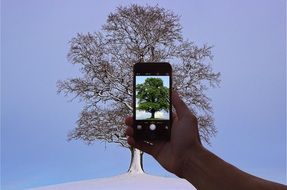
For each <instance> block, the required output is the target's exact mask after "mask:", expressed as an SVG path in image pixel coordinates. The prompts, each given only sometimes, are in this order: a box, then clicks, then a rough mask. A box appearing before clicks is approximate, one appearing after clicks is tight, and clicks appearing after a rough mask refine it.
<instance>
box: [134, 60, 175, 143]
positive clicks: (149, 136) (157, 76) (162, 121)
mask: <svg viewBox="0 0 287 190" xmlns="http://www.w3.org/2000/svg"><path fill="white" fill-rule="evenodd" d="M171 90H172V67H171V65H170V64H169V63H167V62H144V63H143V62H141V63H136V64H135V65H134V67H133V128H134V138H135V140H136V141H153V140H167V141H168V140H170V134H171V126H172V102H171V100H172V99H171Z"/></svg>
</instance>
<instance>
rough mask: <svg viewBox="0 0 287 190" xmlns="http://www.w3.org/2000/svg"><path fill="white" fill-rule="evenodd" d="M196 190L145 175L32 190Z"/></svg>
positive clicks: (177, 181) (183, 183) (181, 181)
mask: <svg viewBox="0 0 287 190" xmlns="http://www.w3.org/2000/svg"><path fill="white" fill-rule="evenodd" d="M161 189H162V190H196V189H195V188H194V187H193V186H192V185H191V184H190V183H188V182H187V181H186V180H184V179H179V178H169V177H159V176H152V175H148V174H145V173H139V174H132V173H125V174H122V175H118V176H114V177H109V178H98V179H92V180H84V181H76V182H70V183H63V184H57V185H50V186H45V187H39V188H35V189H33V190H161Z"/></svg>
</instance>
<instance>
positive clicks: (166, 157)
mask: <svg viewBox="0 0 287 190" xmlns="http://www.w3.org/2000/svg"><path fill="white" fill-rule="evenodd" d="M193 119H194V116H193V115H192V114H191V113H188V114H186V116H184V117H182V118H180V119H179V118H178V117H177V116H175V117H174V118H173V124H172V129H171V130H172V132H171V140H170V141H160V142H157V143H156V144H155V147H154V149H155V154H154V157H155V158H156V159H157V160H158V161H159V163H160V164H161V165H162V166H163V167H164V168H165V169H167V170H169V171H173V172H174V168H178V167H177V164H178V163H181V161H180V160H181V159H182V158H184V156H183V155H184V154H185V152H186V150H187V149H188V148H189V147H192V144H194V143H195V142H196V138H197V128H196V126H193V125H191V124H195V120H193Z"/></svg>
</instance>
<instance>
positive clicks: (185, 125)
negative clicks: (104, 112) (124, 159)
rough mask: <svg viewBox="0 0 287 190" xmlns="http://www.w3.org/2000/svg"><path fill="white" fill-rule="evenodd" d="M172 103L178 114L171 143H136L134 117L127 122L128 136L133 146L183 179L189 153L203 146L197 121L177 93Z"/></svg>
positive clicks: (174, 120)
mask: <svg viewBox="0 0 287 190" xmlns="http://www.w3.org/2000/svg"><path fill="white" fill-rule="evenodd" d="M172 103H173V106H174V107H175V110H176V113H173V123H172V128H171V138H170V141H153V142H152V144H153V145H151V144H148V143H146V142H144V141H135V139H134V138H133V134H134V131H133V127H132V126H133V118H132V117H127V118H126V120H125V123H126V124H127V125H128V128H127V129H126V135H127V136H128V139H127V141H128V143H129V144H130V145H131V146H133V147H135V148H137V149H139V150H141V151H144V152H146V153H148V154H150V155H152V156H153V157H154V158H155V159H156V160H157V161H158V162H159V163H160V164H161V165H162V166H163V167H164V168H165V169H166V170H168V171H170V172H172V173H174V174H176V175H177V176H179V177H182V172H183V169H184V167H185V162H187V157H188V155H187V153H190V152H192V151H195V150H197V149H198V148H200V147H202V145H201V141H200V138H199V132H198V124H197V119H196V117H195V116H194V115H193V113H192V112H191V111H190V110H189V109H188V107H187V106H186V104H185V103H184V102H183V101H182V100H181V98H180V97H179V96H178V93H177V92H176V91H172Z"/></svg>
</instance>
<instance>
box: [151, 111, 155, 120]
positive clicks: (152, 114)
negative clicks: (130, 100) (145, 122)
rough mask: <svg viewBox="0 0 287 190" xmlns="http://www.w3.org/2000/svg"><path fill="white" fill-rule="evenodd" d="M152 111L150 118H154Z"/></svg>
mask: <svg viewBox="0 0 287 190" xmlns="http://www.w3.org/2000/svg"><path fill="white" fill-rule="evenodd" d="M154 113H155V112H154V111H153V112H151V118H152V119H153V118H154Z"/></svg>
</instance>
